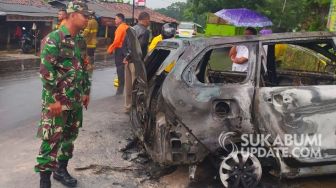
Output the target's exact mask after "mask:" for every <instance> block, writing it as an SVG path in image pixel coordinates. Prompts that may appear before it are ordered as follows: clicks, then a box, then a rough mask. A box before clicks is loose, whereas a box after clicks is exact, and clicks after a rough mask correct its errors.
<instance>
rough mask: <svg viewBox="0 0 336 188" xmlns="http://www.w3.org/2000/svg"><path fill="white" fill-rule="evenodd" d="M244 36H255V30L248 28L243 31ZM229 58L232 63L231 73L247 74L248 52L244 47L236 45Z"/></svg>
mask: <svg viewBox="0 0 336 188" xmlns="http://www.w3.org/2000/svg"><path fill="white" fill-rule="evenodd" d="M244 35H257V30H256V29H254V28H253V27H248V28H246V29H245V31H244ZM229 56H230V58H231V61H232V63H233V64H232V71H238V72H247V71H248V66H249V65H248V58H249V51H248V48H247V47H246V46H245V45H238V46H234V47H232V48H231V50H230V52H229Z"/></svg>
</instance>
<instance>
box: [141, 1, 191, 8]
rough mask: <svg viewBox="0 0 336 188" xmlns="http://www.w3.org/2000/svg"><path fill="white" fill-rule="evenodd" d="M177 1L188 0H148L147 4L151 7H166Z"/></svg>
mask: <svg viewBox="0 0 336 188" xmlns="http://www.w3.org/2000/svg"><path fill="white" fill-rule="evenodd" d="M175 2H186V0H146V6H147V7H149V8H152V9H154V8H166V7H168V6H169V5H170V4H172V3H175Z"/></svg>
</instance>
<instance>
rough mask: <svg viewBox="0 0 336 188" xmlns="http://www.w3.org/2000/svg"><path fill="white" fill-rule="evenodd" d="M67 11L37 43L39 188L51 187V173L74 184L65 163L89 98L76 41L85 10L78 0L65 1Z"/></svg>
mask: <svg viewBox="0 0 336 188" xmlns="http://www.w3.org/2000/svg"><path fill="white" fill-rule="evenodd" d="M67 12H68V14H69V15H68V18H67V21H66V23H65V24H64V25H63V26H61V27H60V28H59V29H58V30H55V31H53V32H51V33H50V34H48V35H47V36H46V37H45V38H44V40H43V42H42V45H41V46H42V47H41V65H40V77H41V80H42V84H43V89H42V115H41V120H40V124H39V128H38V132H37V135H38V137H40V138H41V139H42V144H41V147H40V151H39V154H38V156H37V159H36V160H37V165H36V166H35V171H36V172H39V173H40V188H50V187H51V182H50V176H51V173H52V172H53V177H54V179H55V180H57V181H60V182H61V183H62V184H64V185H66V186H70V187H73V186H76V184H77V180H76V179H75V178H73V177H72V176H71V175H70V174H69V173H68V170H67V166H68V161H69V160H70V159H71V158H72V154H73V149H74V141H75V140H76V138H77V136H78V130H79V128H80V127H81V126H82V121H83V111H82V106H84V107H85V108H87V106H88V104H89V99H90V97H89V95H90V86H91V83H90V81H89V74H88V71H87V67H86V65H85V64H84V60H83V59H84V57H83V55H82V54H81V47H80V44H79V43H80V42H81V41H83V38H82V37H81V36H80V35H79V33H80V31H81V30H83V29H84V28H85V27H86V25H87V23H88V16H89V13H88V8H87V6H86V4H85V3H83V2H78V1H77V2H69V4H68V5H67Z"/></svg>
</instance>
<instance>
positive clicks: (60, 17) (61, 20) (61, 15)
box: [56, 9, 68, 29]
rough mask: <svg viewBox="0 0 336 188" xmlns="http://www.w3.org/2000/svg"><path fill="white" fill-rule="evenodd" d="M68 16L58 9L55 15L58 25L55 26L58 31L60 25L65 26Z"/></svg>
mask: <svg viewBox="0 0 336 188" xmlns="http://www.w3.org/2000/svg"><path fill="white" fill-rule="evenodd" d="M67 17H68V15H67V12H66V10H65V9H60V10H59V11H58V14H57V18H58V24H57V25H56V29H59V28H60V27H61V26H62V25H64V24H65V21H66V19H67Z"/></svg>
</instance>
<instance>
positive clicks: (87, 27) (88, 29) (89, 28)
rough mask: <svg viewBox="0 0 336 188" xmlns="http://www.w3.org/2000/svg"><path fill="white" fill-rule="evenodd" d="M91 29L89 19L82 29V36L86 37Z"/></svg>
mask: <svg viewBox="0 0 336 188" xmlns="http://www.w3.org/2000/svg"><path fill="white" fill-rule="evenodd" d="M91 30H92V23H91V21H89V23H88V25H87V26H86V28H85V29H84V31H83V37H84V38H86V37H87V36H88V35H89V34H90V32H91Z"/></svg>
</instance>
